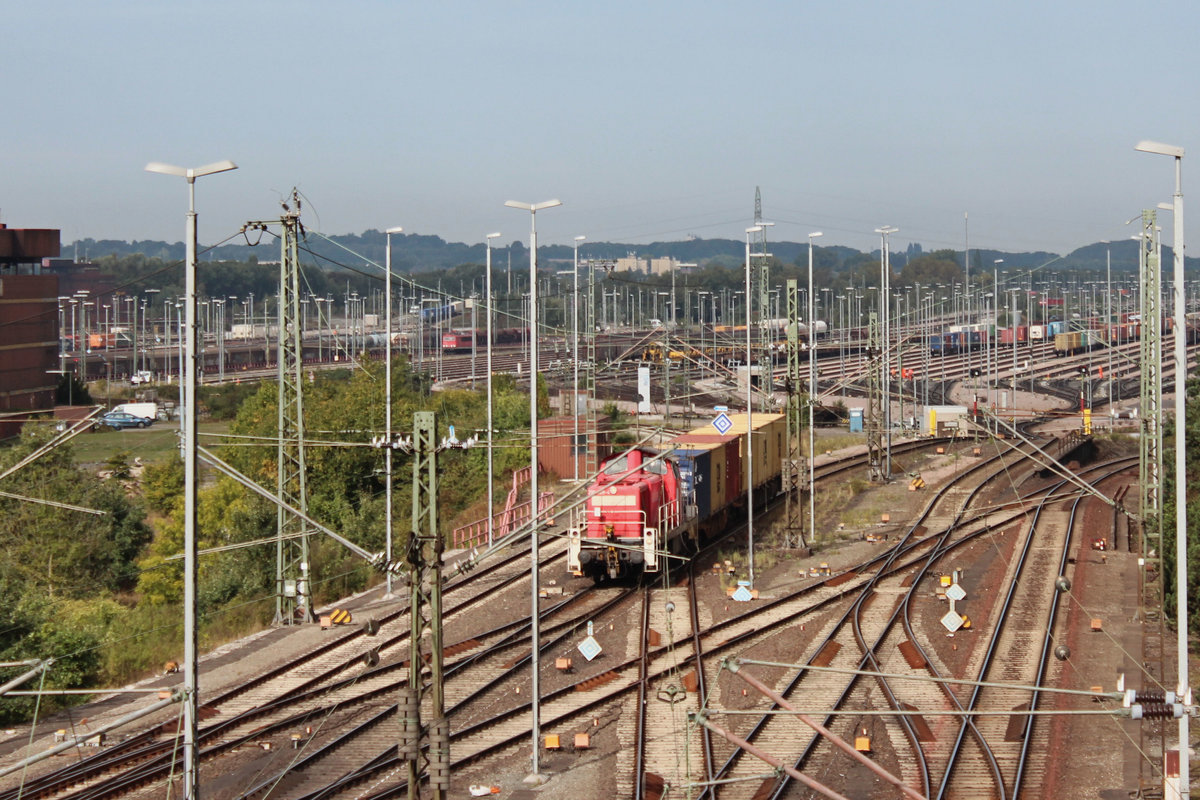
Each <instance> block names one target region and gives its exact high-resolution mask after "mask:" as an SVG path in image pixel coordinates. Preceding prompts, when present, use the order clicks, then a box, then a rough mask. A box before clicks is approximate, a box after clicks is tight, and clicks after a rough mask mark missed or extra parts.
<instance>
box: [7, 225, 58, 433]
mask: <svg viewBox="0 0 1200 800" xmlns="http://www.w3.org/2000/svg"><path fill="white" fill-rule="evenodd" d="M58 254H59V232H58V231H57V230H52V229H33V228H26V229H13V228H9V227H8V226H7V225H5V224H3V223H0V439H7V438H10V437H12V436H16V435H17V434H18V433H19V432H20V430H21V424H22V423H23V422H24V421H25V419H27V418H28V417H29V415H30V412H52V411H53V410H54V394H55V390H56V388H57V387H58V379H59V376H58V374H57V373H56V372H55V370H58V369H59V363H58V353H59V341H58V277H57V276H55V275H46V274H43V273H42V270H41V264H42V259H43V258H52V257H56V256H58Z"/></svg>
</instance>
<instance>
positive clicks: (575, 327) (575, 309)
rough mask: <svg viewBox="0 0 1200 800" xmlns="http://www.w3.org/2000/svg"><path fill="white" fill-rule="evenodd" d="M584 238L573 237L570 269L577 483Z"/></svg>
mask: <svg viewBox="0 0 1200 800" xmlns="http://www.w3.org/2000/svg"><path fill="white" fill-rule="evenodd" d="M586 238H587V237H586V236H576V237H575V266H574V267H573V268H572V269H571V273H572V275H574V279H575V289H574V294H573V295H572V296H571V362H572V364H573V366H574V368H575V386H574V392H575V394H574V395H573V396H572V397H571V416H572V417H574V418H575V439H574V440H573V441H572V442H571V461H572V462H573V463H574V465H575V482H576V483H579V243H580V242H582V241H583V240H584V239H586ZM589 435H591V434H589Z"/></svg>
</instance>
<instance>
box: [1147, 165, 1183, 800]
mask: <svg viewBox="0 0 1200 800" xmlns="http://www.w3.org/2000/svg"><path fill="white" fill-rule="evenodd" d="M1134 149H1136V150H1139V151H1141V152H1143V153H1154V154H1156V155H1162V156H1170V157H1171V158H1173V159H1175V197H1174V203H1173V206H1172V217H1173V220H1172V223H1173V228H1174V238H1173V243H1172V249H1173V250H1174V256H1175V271H1174V284H1175V561H1176V564H1175V567H1176V570H1175V578H1176V582H1175V593H1176V597H1175V604H1176V609H1175V610H1176V627H1177V630H1178V634H1179V653H1178V657H1179V666H1178V670H1179V685H1178V695H1179V696H1180V697H1187V698H1188V699H1187V700H1185V701H1184V702H1187V703H1190V702H1191V698H1190V695H1191V690H1190V689H1189V688H1188V649H1187V645H1188V614H1187V608H1188V602H1187V592H1188V584H1187V555H1188V551H1187V460H1186V455H1187V450H1186V447H1187V444H1186V437H1185V428H1186V425H1184V421H1185V419H1186V412H1187V391H1186V387H1187V328H1186V327H1185V325H1184V316H1185V312H1186V311H1187V302H1186V298H1185V296H1184V289H1185V286H1184V282H1183V148H1182V147H1177V146H1175V145H1169V144H1163V143H1162V142H1151V141H1141V142H1138V143H1137V146H1136V147H1135V148H1134ZM1147 322H1149V320H1142V324H1143V325H1145V324H1147ZM1188 739H1189V732H1188V718H1187V715H1186V714H1185V715H1183V716H1182V717H1180V718H1179V793H1180V797H1188V796H1189V791H1188V781H1189V780H1190V775H1189V770H1188V748H1189V746H1190V743H1189V741H1188Z"/></svg>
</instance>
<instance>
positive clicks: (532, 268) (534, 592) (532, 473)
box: [504, 200, 562, 783]
mask: <svg viewBox="0 0 1200 800" xmlns="http://www.w3.org/2000/svg"><path fill="white" fill-rule="evenodd" d="M504 205H506V206H508V207H509V208H519V209H521V210H523V211H528V212H529V322H530V330H529V442H530V451H531V452H530V455H529V461H530V464H531V467H530V470H529V490H530V494H529V522H530V526H531V531H530V536H529V560H530V566H529V570H530V580H531V581H532V586H531V587H530V595H531V598H532V599H531V605H532V609H533V610H532V614H533V616H531V617H530V619H529V628H530V631H531V635H532V642H531V645H532V647H531V654H532V657H531V659H530V661H531V667H532V670H533V687H532V688H533V698H532V701H533V702H532V706H531V707H532V709H533V764H532V766H533V774H532V775H531V776H530V777H531V778H532V779H533V780H532V782H533V783H542V782H543V780H542V777H541V775H539V774H538V748H539V743H538V739H539V738H540V731H539V730H538V727H539V726H538V722H539V720H538V714H539V712H540V706H539V703H540V700H539V698H538V668H539V667H540V662H541V659H540V658H539V654H538V644H539V643H538V535H537V530H538V418H537V412H538V402H537V394H538V391H537V376H538V371H537V364H538V336H537V333H538V332H537V212H539V211H541V210H543V209H547V208H554V207H555V206H561V205H562V201H560V200H545V201H543V202H541V203H522V202H519V201H517V200H505V201H504Z"/></svg>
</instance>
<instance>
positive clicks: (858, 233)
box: [0, 0, 1200, 253]
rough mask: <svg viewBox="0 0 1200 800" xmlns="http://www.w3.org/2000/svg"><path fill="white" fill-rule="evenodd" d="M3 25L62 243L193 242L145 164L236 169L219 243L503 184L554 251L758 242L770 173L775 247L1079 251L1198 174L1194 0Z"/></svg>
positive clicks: (262, 0)
mask: <svg viewBox="0 0 1200 800" xmlns="http://www.w3.org/2000/svg"><path fill="white" fill-rule="evenodd" d="M4 31H5V37H4V38H5V46H4V48H2V49H0V65H2V72H3V75H4V94H5V101H6V102H5V106H6V109H7V113H6V115H5V116H6V120H5V125H4V128H5V130H4V133H3V135H2V139H0V141H3V143H4V146H3V149H2V151H0V152H2V156H0V157H2V158H3V169H2V170H0V220H2V221H4V222H6V223H7V224H9V225H10V226H12V227H56V228H61V229H62V232H63V243H64V246H66V245H67V244H68V243H70V242H72V241H74V240H75V239H78V238H86V237H92V238H96V239H103V238H115V239H165V240H169V241H179V240H180V239H182V238H183V227H184V214H185V212H186V209H187V194H186V188H185V184H184V182H183V180H182V179H179V178H169V177H166V176H162V175H153V174H150V173H146V172H144V171H143V167H144V166H145V164H146V163H147V162H149V161H166V162H169V163H174V164H180V165H184V166H199V165H202V164H207V163H209V162H212V161H218V160H222V159H232V160H233V161H235V162H237V163H238V165H239V166H240V169H239V170H238V171H237V172H233V173H229V174H224V175H215V176H210V177H207V178H201V179H200V180H199V181H197V184H196V186H197V209H198V211H199V214H200V230H201V237H200V238H201V240H202V242H204V243H212V242H215V241H217V240H219V239H222V238H224V237H227V236H231V235H233V234H235V233H236V231H237V230H238V229H239V228H240V226H241V224H242V223H243V222H245V221H247V220H250V219H264V218H265V219H269V218H273V217H275V216H277V212H278V210H279V204H278V201H279V199H280V198H282V197H283V196H284V195H285V194H286V193H287V192H288V191H289V190H290V188H291V187H293V186H296V187H298V188H299V189H300V191H301V192H302V193H303V195H304V197H305V198H306V201H307V204H306V206H305V209H304V212H305V215H304V220H305V222H306V224H307V226H308V227H309V228H313V229H316V230H320V231H322V232H324V233H328V234H342V233H357V232H360V231H363V230H366V229H368V228H377V229H383V228H387V227H390V226H394V225H402V226H404V228H405V230H406V231H407V232H416V233H421V234H434V235H438V236H441V237H443V238H445V239H447V240H450V241H466V242H480V241H482V240H483V236H484V234H486V233H489V232H492V231H502V232H503V233H504V236H503V237H502V238H501V239H500V242H501V243H508V242H509V241H511V240H513V239H517V238H520V239H523V240H526V241H527V239H528V231H529V219H528V216H529V215H528V214H526V213H524V212H520V211H517V210H513V209H509V208H505V207H504V206H503V203H504V201H505V200H509V199H514V200H522V201H528V202H537V201H541V200H546V199H549V198H559V199H561V200H562V201H563V206H562V207H561V208H556V209H553V210H548V211H546V212H544V213H542V214H539V215H538V228H539V239H540V241H541V242H542V243H563V244H570V243H571V241H572V240H573V238H574V237H575V236H577V235H586V236H587V237H588V238H589V239H591V240H593V241H598V240H604V241H625V242H632V243H648V242H651V241H655V240H675V239H683V238H686V237H687V236H688V235H695V236H700V237H705V238H708V237H716V236H725V237H731V238H742V237H743V236H744V233H743V231H744V229H745V227H746V226H747V225H748V224H750V223H751V221H752V218H753V202H754V189H755V186H760V187H761V190H762V197H763V215H764V218H765V219H767V220H773V221H775V222H776V223H777V225H776V227H775V228H774V229H773V230H772V231H771V233H770V237H771V238H773V239H788V240H792V241H803V240H804V237H805V236H806V234H807V233H809V232H810V231H815V230H823V231H824V232H825V239H824V240H822V244H845V245H849V246H851V247H856V248H859V249H863V250H869V249H872V248H874V247H877V246H878V237H877V236H876V234H874V233H873V232H872V231H873V230H874V229H875V228H877V227H880V226H882V225H895V226H897V227H899V228H900V233H898V234H895V235H894V236H893V238H892V242H893V249H901V248H903V246H904V245H905V244H906V243H907V242H909V241H917V242H921V243H922V244H923V245H924V246H925V247H926V249H930V248H937V247H954V248H959V249H961V247H962V244H963V238H964V223H963V215H964V212H969V216H970V223H969V232H970V241H971V246H972V247H976V246H979V247H987V248H996V249H1001V250H1012V251H1015V250H1049V251H1052V252H1057V253H1066V252H1069V251H1070V250H1073V249H1074V248H1076V247H1079V246H1081V245H1084V244H1088V243H1090V242H1094V241H1096V240H1099V239H1119V238H1123V237H1124V236H1126V235H1128V234H1129V233H1132V232H1133V230H1132V228H1126V227H1125V226H1124V224H1123V223H1124V221H1125V220H1126V219H1129V218H1130V217H1133V216H1134V215H1136V214H1137V213H1138V212H1139V211H1140V209H1141V208H1143V207H1146V206H1153V205H1154V204H1156V203H1158V202H1162V201H1169V200H1170V196H1171V194H1172V192H1173V190H1174V172H1173V168H1172V164H1171V161H1170V159H1168V158H1166V157H1163V156H1152V155H1146V154H1142V153H1137V152H1135V151H1134V149H1133V146H1134V144H1135V143H1136V142H1137V141H1138V140H1140V139H1156V140H1159V141H1163V142H1167V143H1170V144H1177V145H1182V146H1184V147H1185V148H1187V149H1188V157H1187V158H1185V159H1184V172H1183V179H1184V191H1185V193H1187V191H1188V188H1189V184H1190V186H1192V187H1200V136H1198V134H1200V46H1198V44H1200V43H1198V42H1197V36H1198V35H1200V3H1196V2H1194V0H1178V1H1177V2H1146V3H1129V2H1120V3H1118V2H1110V1H1109V0H1088V1H1087V2H1083V1H1082V0H1056V1H1055V2H1028V1H1027V0H1006V1H1005V2H999V1H997V0H991V1H985V0H975V1H963V0H960V1H959V2H952V1H951V0H941V1H940V2H930V1H927V0H910V1H909V2H903V3H883V2H863V1H862V0H849V1H847V2H842V1H840V0H834V1H826V2H819V3H817V2H807V1H805V2H801V1H800V0H792V2H759V3H713V2H704V0H690V1H689V2H652V1H651V2H647V1H646V0H642V1H641V2H625V1H624V0H606V1H605V2H574V1H572V0H558V1H557V2H524V1H522V0H510V1H509V2H395V1H393V2H383V1H382V0H362V1H361V2H355V1H354V0H345V1H344V2H328V1H326V2H310V1H308V0H292V1H291V2H276V1H274V0H249V1H247V0H242V2H228V1H227V0H203V1H202V2H187V3H185V2H179V1H177V0H152V1H151V0H136V1H134V0H124V1H122V0H113V2H93V1H90V0H89V2H82V0H62V1H61V2H46V3H36V2H24V3H17V2H7V3H4ZM1193 154H1194V155H1193ZM1189 158H1191V159H1194V160H1189ZM1193 165H1194V166H1193ZM1192 191H1193V194H1192V195H1191V197H1192V198H1195V199H1193V200H1190V204H1191V205H1190V207H1191V208H1193V209H1194V208H1196V207H1197V205H1196V204H1197V203H1200V191H1197V189H1196V188H1193V189H1192ZM1161 213H1162V216H1163V218H1164V230H1165V238H1166V241H1168V242H1169V241H1170V238H1169V237H1170V235H1171V234H1170V227H1169V224H1170V220H1169V216H1170V215H1169V213H1167V212H1161ZM1189 216H1190V218H1191V219H1192V220H1196V219H1197V218H1198V217H1197V216H1196V214H1195V212H1192V213H1191V214H1190V215H1189ZM1188 227H1189V228H1190V230H1192V231H1196V232H1197V233H1196V234H1193V235H1200V228H1197V227H1196V226H1195V223H1193V224H1191V225H1189V226H1188ZM585 247H586V245H585ZM1193 250H1194V248H1193Z"/></svg>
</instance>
